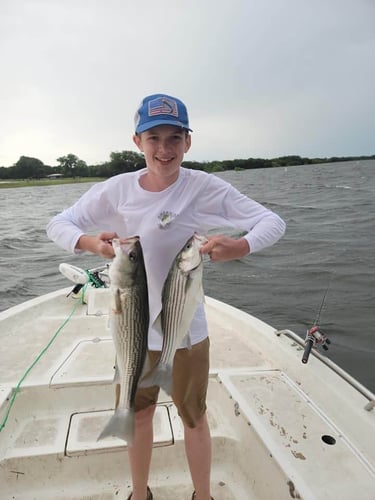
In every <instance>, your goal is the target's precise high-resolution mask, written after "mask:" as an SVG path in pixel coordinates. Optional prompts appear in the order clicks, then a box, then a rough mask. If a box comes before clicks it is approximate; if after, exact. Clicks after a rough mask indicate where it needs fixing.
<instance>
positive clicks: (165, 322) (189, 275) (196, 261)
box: [141, 234, 207, 395]
mask: <svg viewBox="0 0 375 500" xmlns="http://www.w3.org/2000/svg"><path fill="white" fill-rule="evenodd" d="M206 242H207V238H206V237H204V236H201V235H198V234H194V235H193V236H192V237H191V238H189V239H188V241H187V242H186V243H185V245H184V246H183V247H182V249H181V250H180V252H179V253H178V254H177V256H176V257H175V259H174V261H173V263H172V266H171V268H170V270H169V273H168V275H167V278H166V280H165V283H164V286H163V289H162V301H161V302H162V306H161V312H160V315H159V318H158V319H157V320H156V322H155V324H156V327H157V328H160V330H161V333H162V335H163V345H162V350H161V356H160V359H159V361H158V362H157V364H156V366H155V367H154V369H153V370H152V372H151V373H150V374H148V375H147V376H146V377H145V378H144V379H142V382H141V385H142V387H147V386H153V385H157V386H159V387H161V388H162V389H163V390H164V391H165V392H166V393H167V394H168V395H171V392H172V370H173V360H174V355H175V353H176V350H177V349H178V348H180V347H181V345H182V342H183V340H184V339H186V343H187V346H188V347H191V343H190V337H189V328H190V325H191V322H192V320H193V317H194V314H195V311H196V309H197V306H198V304H199V303H201V302H203V301H204V292H203V284H202V277H203V257H202V254H201V253H200V248H201V246H202V245H203V244H204V243H206Z"/></svg>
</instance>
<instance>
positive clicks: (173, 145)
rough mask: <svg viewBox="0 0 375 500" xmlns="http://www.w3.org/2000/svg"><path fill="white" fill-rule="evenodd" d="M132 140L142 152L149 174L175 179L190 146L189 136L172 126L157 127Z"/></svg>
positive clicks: (135, 136)
mask: <svg viewBox="0 0 375 500" xmlns="http://www.w3.org/2000/svg"><path fill="white" fill-rule="evenodd" d="M133 140H134V142H135V144H136V145H137V146H138V148H139V150H140V151H142V152H143V154H144V156H145V160H146V165H147V168H148V171H149V172H150V173H152V174H154V175H157V176H162V177H171V178H173V180H175V179H177V177H178V172H179V168H180V165H181V162H182V160H183V158H184V154H185V153H187V152H188V151H189V149H190V145H191V136H190V135H189V134H187V133H186V132H185V130H183V129H181V128H179V127H175V126H173V125H159V126H157V127H154V128H151V129H149V130H146V131H145V132H142V133H141V134H139V135H134V137H133Z"/></svg>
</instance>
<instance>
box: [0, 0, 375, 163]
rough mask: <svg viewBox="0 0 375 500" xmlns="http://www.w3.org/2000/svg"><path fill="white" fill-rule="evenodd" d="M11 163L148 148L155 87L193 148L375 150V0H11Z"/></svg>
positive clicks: (3, 33) (6, 75)
mask: <svg viewBox="0 0 375 500" xmlns="http://www.w3.org/2000/svg"><path fill="white" fill-rule="evenodd" d="M0 61H1V64H0V68H1V70H0V166H10V165H13V164H14V163H15V162H16V161H17V160H18V159H19V157H20V156H21V155H25V156H32V157H36V158H39V159H40V160H42V161H43V163H45V164H47V165H56V164H57V162H56V158H58V157H59V156H62V155H66V154H68V153H73V154H76V155H77V156H78V157H79V158H81V159H82V160H85V161H86V162H87V163H88V164H96V163H101V162H104V161H107V160H108V159H109V155H110V153H111V152H112V151H122V150H136V147H135V145H134V144H133V142H132V134H133V117H134V113H135V110H136V108H137V106H138V104H139V102H140V101H141V99H142V98H143V97H144V96H145V95H148V94H153V93H159V92H162V93H164V92H165V93H169V94H172V95H175V96H177V97H180V98H181V99H182V100H183V101H184V102H185V103H186V104H187V106H188V109H189V115H190V126H191V128H192V129H193V130H194V132H193V137H192V139H193V140H192V148H191V150H190V152H189V153H188V155H187V156H186V159H187V160H198V161H205V160H207V161H209V160H225V159H234V158H249V157H263V158H272V157H276V156H281V155H287V154H298V155H301V156H310V157H312V156H323V157H326V156H335V155H337V156H349V155H360V154H365V155H369V154H375V1H374V0H226V1H224V0H184V1H179V0H156V1H155V0H140V1H136V0H0Z"/></svg>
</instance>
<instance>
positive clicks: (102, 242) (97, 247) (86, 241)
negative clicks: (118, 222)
mask: <svg viewBox="0 0 375 500" xmlns="http://www.w3.org/2000/svg"><path fill="white" fill-rule="evenodd" d="M113 238H118V235H117V233H109V232H104V233H99V234H97V235H96V236H88V235H87V234H83V235H82V236H81V237H80V238H79V240H78V242H77V245H76V248H77V249H79V250H86V251H87V252H92V253H95V254H96V255H99V257H103V258H104V259H112V258H113V257H114V256H115V252H114V250H113V247H112V240H113Z"/></svg>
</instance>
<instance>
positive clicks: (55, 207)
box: [0, 160, 375, 391]
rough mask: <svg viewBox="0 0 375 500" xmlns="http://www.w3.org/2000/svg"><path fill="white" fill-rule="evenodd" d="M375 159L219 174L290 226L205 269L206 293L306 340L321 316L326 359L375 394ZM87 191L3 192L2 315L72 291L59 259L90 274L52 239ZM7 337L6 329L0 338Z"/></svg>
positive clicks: (92, 261) (88, 263)
mask: <svg viewBox="0 0 375 500" xmlns="http://www.w3.org/2000/svg"><path fill="white" fill-rule="evenodd" d="M374 174H375V161H374V160H371V161H360V162H345V163H334V164H320V165H305V166H298V167H286V168H273V169H259V170H247V171H242V172H234V171H230V172H223V173H221V174H219V175H220V176H221V177H223V178H224V179H226V180H227V181H229V182H231V183H232V184H233V185H234V186H236V187H237V188H238V189H239V190H240V191H242V192H243V193H245V194H247V195H249V196H250V197H252V198H254V199H256V200H257V201H259V202H261V203H263V204H264V205H266V206H268V207H270V208H271V209H272V210H274V211H275V212H277V213H278V214H279V215H280V216H281V217H283V218H284V220H285V221H286V222H287V233H286V235H285V237H284V238H283V239H282V240H281V241H280V242H279V243H278V244H276V245H275V246H273V247H271V248H269V249H267V250H265V251H263V252H260V253H256V254H254V255H251V256H249V257H247V258H246V259H243V260H241V261H235V262H230V263H224V264H221V263H220V264H217V263H216V264H213V263H211V262H207V263H205V270H204V287H205V292H206V294H207V295H210V296H212V297H214V298H217V299H219V300H223V301H226V302H228V303H229V304H231V305H234V306H236V307H239V308H240V309H243V310H245V311H247V312H250V313H251V314H254V315H255V316H257V317H259V318H260V319H262V320H263V321H265V322H267V323H269V324H271V325H272V326H274V327H275V328H277V329H284V328H289V329H291V330H294V331H295V332H296V333H298V334H299V335H300V336H301V337H304V336H305V333H306V329H307V328H308V327H310V326H312V324H313V323H314V320H315V319H316V317H317V314H318V311H319V309H320V306H321V304H322V300H323V296H324V294H325V292H326V290H327V288H328V291H327V295H326V299H325V301H324V305H323V308H322V311H321V315H320V318H319V324H320V326H321V328H322V330H323V331H324V332H325V333H327V334H328V336H329V338H330V340H331V342H332V343H331V346H330V349H329V351H328V352H327V353H326V354H327V355H328V356H329V357H330V358H331V359H332V360H333V361H335V362H336V363H338V364H340V366H342V367H343V368H344V369H346V370H347V371H348V372H349V373H350V374H352V375H353V376H355V377H356V378H357V379H358V380H359V381H360V382H362V383H363V384H364V385H366V386H367V387H368V388H369V389H371V390H372V391H375V362H374V361H375V328H374V321H375V318H374V316H375V313H374V311H375V296H374V291H375V251H374V235H375V175H374ZM90 186H91V184H75V185H61V186H59V185H58V186H43V187H31V188H18V189H2V190H0V227H1V241H0V256H1V257H0V259H1V260H0V266H1V281H2V286H1V290H0V310H4V309H6V308H8V307H10V306H12V305H15V304H18V303H20V302H23V301H25V300H27V299H30V298H33V297H35V296H37V295H40V294H43V293H47V292H50V291H53V290H55V289H57V288H62V287H67V286H69V284H70V283H69V282H68V281H67V280H66V278H64V277H63V276H62V275H60V274H59V272H58V265H59V264H60V262H69V263H72V264H75V265H77V266H79V267H82V268H85V269H88V268H90V267H94V266H96V265H100V264H101V263H102V261H101V260H100V259H99V258H98V257H95V256H92V255H85V256H79V257H78V256H73V255H69V254H67V253H66V252H65V251H63V250H61V249H60V248H58V247H57V246H56V245H55V244H54V243H52V242H50V241H49V240H48V239H47V237H46V234H45V226H46V224H47V222H48V220H49V219H50V218H51V217H52V216H53V215H54V214H56V213H57V212H59V211H61V210H62V209H63V208H65V207H68V206H69V205H71V204H72V203H73V202H74V201H75V200H76V199H77V198H78V197H79V196H80V195H81V194H82V193H83V192H84V191H86V190H87V189H88V188H89V187H90ZM0 335H1V332H0Z"/></svg>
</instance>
